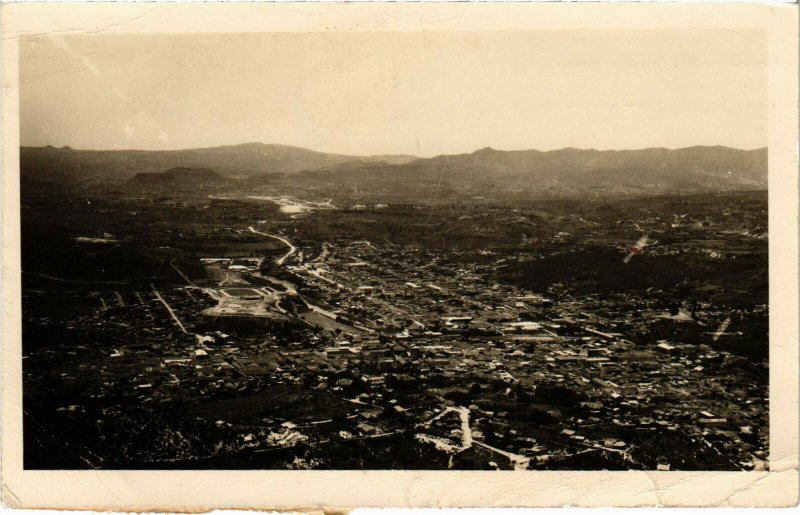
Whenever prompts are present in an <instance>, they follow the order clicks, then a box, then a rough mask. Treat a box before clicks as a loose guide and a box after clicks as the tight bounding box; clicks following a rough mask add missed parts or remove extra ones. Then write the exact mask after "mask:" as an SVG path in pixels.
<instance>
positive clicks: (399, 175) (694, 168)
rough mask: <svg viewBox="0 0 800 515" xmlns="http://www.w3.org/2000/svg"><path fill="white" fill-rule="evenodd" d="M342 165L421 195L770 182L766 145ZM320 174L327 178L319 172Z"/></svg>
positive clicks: (476, 155) (359, 183) (379, 183)
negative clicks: (451, 191)
mask: <svg viewBox="0 0 800 515" xmlns="http://www.w3.org/2000/svg"><path fill="white" fill-rule="evenodd" d="M338 172H339V173H337V175H336V181H337V182H338V183H339V185H340V186H341V187H348V186H350V187H353V188H358V189H359V190H360V191H365V190H367V189H372V190H378V189H381V190H386V191H389V190H393V189H396V188H408V187H409V185H412V184H413V185H414V189H415V190H416V193H417V194H423V193H425V192H430V191H437V192H440V193H441V192H442V191H443V190H449V189H455V190H459V191H462V192H474V193H479V192H481V191H483V192H486V191H491V190H494V189H501V190H505V191H515V190H517V191H518V190H523V191H524V190H528V191H529V190H535V191H541V192H551V193H574V192H581V191H588V190H594V191H598V192H613V193H646V192H654V193H657V192H666V191H695V192H696V191H732V190H754V189H765V188H766V187H767V150H766V149H758V150H752V151H746V150H737V149H732V148H727V147H691V148H683V149H677V150H670V149H665V148H651V149H643V150H622V151H599V150H581V149H572V148H567V149H562V150H555V151H551V152H540V151H537V150H523V151H511V152H506V151H499V150H494V149H491V148H485V149H481V150H478V151H476V152H473V153H471V154H459V155H447V156H437V157H434V158H431V159H419V160H416V161H413V162H410V163H405V164H401V165H384V166H378V165H375V164H370V163H366V164H364V166H361V167H360V168H351V169H349V170H338ZM317 179H319V180H322V181H324V180H325V179H326V178H324V177H321V176H319V174H317ZM401 183H402V184H401Z"/></svg>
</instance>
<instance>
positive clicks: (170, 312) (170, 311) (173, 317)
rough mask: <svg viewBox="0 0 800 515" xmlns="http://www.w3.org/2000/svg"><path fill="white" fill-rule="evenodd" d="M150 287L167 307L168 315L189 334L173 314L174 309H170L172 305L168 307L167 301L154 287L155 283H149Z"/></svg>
mask: <svg viewBox="0 0 800 515" xmlns="http://www.w3.org/2000/svg"><path fill="white" fill-rule="evenodd" d="M150 287H151V288H153V293H154V294H155V296H156V298H157V299H158V300H160V301H161V303H162V304H164V307H165V308H167V311H169V314H170V316H171V317H172V319H173V320H175V323H176V324H178V327H180V328H181V331H183V332H184V333H186V334H189V331H187V330H186V328H185V327H184V326H183V323H182V322H181V321H180V319H179V318H178V316H177V315H176V314H175V312H174V311H172V307H170V305H169V304H167V301H166V300H164V297H162V296H161V294H160V293H159V292H158V290H157V289H156V285H155V284H151V285H150Z"/></svg>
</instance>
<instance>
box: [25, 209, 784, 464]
mask: <svg viewBox="0 0 800 515" xmlns="http://www.w3.org/2000/svg"><path fill="white" fill-rule="evenodd" d="M733 197H734V198H733V199H731V198H728V197H724V196H723V197H721V198H720V199H719V202H721V203H722V204H725V206H726V207H724V209H718V206H717V207H715V206H708V205H707V204H708V200H707V199H704V200H703V201H702V204H703V205H702V206H701V201H700V200H699V199H692V198H688V197H687V198H682V197H679V198H677V199H666V200H663V199H662V201H661V202H660V203H659V205H660V206H661V207H660V209H661V210H662V211H664V212H663V213H661V212H651V213H649V214H648V213H647V212H646V211H647V210H648V209H649V208H647V207H644V206H647V205H648V202H647V201H646V200H644V201H643V202H642V203H641V204H637V207H636V210H634V211H635V216H634V215H630V213H628V214H626V215H624V216H618V215H619V214H620V213H616V212H611V213H609V212H608V210H605V211H604V212H605V214H604V215H600V214H598V213H599V212H601V211H603V210H598V211H595V212H591V211H590V208H588V207H587V212H586V213H585V214H580V215H575V216H563V215H559V214H557V213H552V214H551V216H550V215H549V218H547V223H544V222H543V221H542V220H543V219H542V218H540V219H538V220H539V222H538V223H532V222H531V221H530V220H531V219H533V216H532V215H531V216H528V215H527V214H526V213H527V211H526V207H525V205H521V206H503V207H497V206H494V205H490V206H486V205H482V204H480V203H476V204H473V205H470V206H466V207H465V206H462V207H453V206H452V205H423V206H420V205H413V204H411V205H393V204H387V203H383V202H380V201H376V202H366V203H365V202H359V203H351V204H350V205H347V206H342V205H341V202H340V201H339V200H336V201H334V202H331V201H329V200H328V201H326V200H325V199H316V200H313V201H300V200H298V199H296V198H293V197H290V196H283V197H280V198H271V197H253V198H206V199H202V198H200V199H197V198H194V199H189V200H187V199H180V200H170V199H165V200H160V201H158V200H157V201H154V202H155V204H154V206H153V209H154V210H165V212H169V216H161V217H160V216H158V215H157V214H154V215H152V216H153V219H152V220H150V219H147V220H140V221H138V222H130V221H128V222H123V221H122V218H123V217H120V216H119V214H122V213H128V216H130V213H131V212H132V211H131V210H133V209H136V208H135V206H136V205H137V204H136V202H139V203H140V202H141V201H140V200H137V199H134V200H127V199H126V198H124V197H123V198H112V199H107V200H105V201H104V202H105V203H104V204H103V206H104V207H102V208H100V207H97V204H99V203H100V202H99V201H95V205H94V206H92V207H91V208H89V207H85V206H83V207H82V206H80V205H78V204H72V206H73V207H72V208H70V209H72V211H71V212H73V213H75V214H74V216H75V217H76V220H77V219H79V218H81V217H90V218H91V217H92V216H95V215H94V214H92V215H89V214H87V213H96V212H100V213H103V214H102V218H103V219H102V220H97V219H94V218H92V220H93V221H94V222H95V223H96V225H97V228H96V230H95V231H94V232H87V231H85V230H84V234H82V235H81V236H75V237H74V238H73V240H72V243H70V245H72V246H73V247H77V248H79V249H80V251H81V252H85V253H87V255H89V254H90V255H92V256H93V257H94V256H103V255H106V256H109V257H108V258H109V259H111V257H110V256H113V252H116V251H117V250H114V249H115V248H116V247H119V246H120V245H123V247H124V245H126V244H130V242H131V241H132V240H136V243H137V244H138V245H140V246H141V245H145V246H146V247H147V248H148V249H150V252H151V253H152V254H154V255H157V256H159V257H158V259H157V262H158V265H157V269H154V271H150V272H152V273H150V272H148V273H143V274H142V277H139V278H137V279H136V280H120V279H119V278H115V277H100V278H99V279H100V280H98V278H96V277H94V278H91V280H86V279H80V280H79V279H63V278H61V277H60V276H58V275H57V274H55V273H53V274H45V273H44V272H33V271H32V270H28V271H30V272H32V273H29V274H28V275H26V276H25V278H26V281H27V284H26V286H25V292H24V298H23V309H24V320H23V331H24V332H23V337H24V338H25V344H24V357H23V360H24V376H25V377H24V379H25V383H26V396H25V423H26V424H28V426H26V444H25V445H26V466H30V468H37V467H45V468H47V467H51V466H53V464H57V465H58V466H60V467H62V468H133V469H135V468H313V469H343V468H352V469H359V468H361V469H369V468H403V469H505V470H535V469H546V470H557V469H573V470H575V469H577V470H580V469H586V470H599V469H611V470H616V469H618V470H627V469H640V470H709V469H717V470H763V469H766V468H768V436H769V427H768V410H767V408H768V406H767V404H768V393H767V392H768V389H767V382H766V377H767V375H768V354H767V326H766V320H767V302H766V299H765V298H764V297H765V293H761V290H759V289H758V288H753V287H752V284H749V283H747V281H745V280H743V279H741V277H747V278H748V280H750V281H755V282H756V283H758V284H757V286H760V282H759V281H762V280H763V281H764V282H766V279H765V274H766V270H765V267H766V264H765V263H766V220H765V215H764V213H765V211H764V210H765V206H766V202H765V199H764V200H763V203H762V200H761V198H760V197H756V198H753V194H746V195H745V194H741V195H739V196H738V197H737V196H736V195H733ZM739 197H743V198H739ZM337 202H339V203H338V204H337ZM671 202H672V203H673V204H678V205H679V206H680V207H683V208H684V209H685V213H684V212H678V211H677V209H672V208H673V207H675V206H674V205H672V204H670V203H671ZM139 205H140V204H139ZM51 208H53V207H52V205H51V202H50V201H41V204H36V202H30V203H29V206H28V209H29V211H31V214H30V216H34V214H33V213H34V212H35V213H36V216H38V217H41V213H43V212H46V211H47V210H48V209H51ZM53 209H56V208H53ZM57 209H64V207H63V206H61V205H60V206H57ZM530 209H534V208H529V210H530ZM535 209H536V210H539V211H541V210H546V209H547V208H546V207H545V208H542V207H541V204H537V205H536V207H535ZM552 209H553V210H555V209H556V207H552ZM693 209H694V210H695V212H693V211H692V210H693ZM703 209H707V210H708V213H702V212H701V211H702V210H703ZM209 211H211V212H213V213H211V214H203V213H208V212H209ZM672 211H675V212H674V213H673V212H672ZM453 212H455V213H456V214H457V216H456V217H455V219H456V222H457V223H458V224H460V225H461V226H465V227H473V229H471V230H473V232H475V234H478V233H480V234H483V231H482V229H481V227H482V225H481V224H483V225H487V226H489V227H492V226H494V227H496V228H497V233H496V234H501V233H503V231H508V232H512V231H514V230H515V229H514V227H515V226H514V225H513V224H520V225H519V226H520V227H523V228H525V227H526V228H525V229H524V231H519V234H518V235H515V236H514V238H513V240H508V241H504V242H502V243H499V244H493V243H492V238H494V237H495V236H492V235H489V234H495V233H494V232H492V231H489V232H487V233H485V234H483V236H481V237H482V238H484V240H485V241H481V242H480V244H475V242H474V241H472V240H469V239H466V240H465V241H466V243H462V244H459V241H458V237H457V236H451V235H452V232H450V231H445V230H443V229H442V228H443V227H445V226H446V224H447V223H452V220H453V218H454V215H453ZM531 212H533V211H531ZM180 213H197V214H196V215H188V216H187V215H185V214H180ZM431 213H433V214H431ZM686 213H688V214H686ZM25 214H26V213H25V211H23V216H25ZM162 214H163V213H162ZM592 214H594V218H591V215H592ZM603 216H605V217H606V218H603ZM431 217H433V218H431ZM487 217H488V218H487ZM526 217H527V218H526ZM134 218H135V217H134ZM356 218H357V219H360V220H367V219H369V220H373V221H375V223H376V224H379V227H378V228H374V227H366V226H368V225H369V224H364V225H365V227H366V228H359V226H358V225H357V224H351V223H349V220H351V219H356ZM81 219H82V220H84V221H85V218H81ZM114 219H118V220H117V222H111V221H109V220H114ZM159 219H163V220H169V222H166V221H165V222H158V221H156V220H159ZM206 219H209V220H216V221H217V223H212V224H207V223H205V222H206ZM390 219H392V220H393V219H402V221H403V222H402V224H403V225H404V226H405V227H406V228H407V227H412V229H413V227H414V225H415V224H417V226H418V231H416V232H418V234H415V231H413V230H412V231H410V232H408V233H403V232H402V231H401V230H397V231H395V230H394V229H393V228H392V227H393V226H392V224H393V223H394V222H393V221H391V220H390ZM182 220H183V221H182ZM503 220H514V222H513V224H511V225H510V222H505V221H503ZM115 224H116V225H115ZM325 224H330V225H329V226H328V227H339V226H342V227H345V226H346V227H347V228H348V231H350V232H351V234H349V235H347V234H341V233H340V232H339V230H337V229H327V228H326V227H325ZM336 224H339V225H336ZM342 224H344V225H342ZM168 226H169V228H167V227H168ZM145 227H148V228H149V229H147V230H146V229H144V228H145ZM320 231H322V232H323V234H325V235H327V236H323V237H320V236H319V235H318V232H320ZM381 233H385V234H387V235H388V236H387V237H376V234H381ZM480 234H479V235H478V236H474V238H478V237H479V236H480ZM637 235H638V237H637ZM78 238H83V239H82V240H78ZM445 238H451V241H450V243H449V244H448V242H447V241H446V239H445ZM461 239H462V240H464V238H461ZM37 241H38V240H37ZM430 241H434V242H436V243H435V245H434V244H431V243H430ZM487 242H488V243H487ZM484 243H486V244H484ZM586 256H588V257H586ZM101 258H102V257H101ZM43 259H44V258H43ZM102 259H106V258H102ZM580 259H588V261H587V263H590V264H580V263H583V261H581V262H580V263H578V261H579V260H580ZM591 263H598V265H597V266H599V267H603V270H605V272H602V271H600V272H598V270H597V269H593V268H592V266H593V265H592V264H591ZM685 263H692V267H689V268H687V269H686V270H683V269H681V268H680V266H682V265H683V264H685ZM698 263H699V264H698ZM762 264H763V265H762ZM723 266H724V267H729V268H730V270H729V271H727V272H725V274H728V275H725V274H720V275H719V277H720V281H721V283H725V284H722V285H720V284H721V283H720V284H712V283H713V281H712V283H709V282H708V281H707V276H709V275H712V273H709V270H716V269H715V268H713V267H723ZM762 266H763V268H764V270H763V274H761V273H760V272H762V270H761V269H760V268H759V267H762ZM553 267H555V268H557V269H558V270H559V272H551V271H548V270H550V269H551V268H553ZM731 267H732V268H731ZM737 267H739V268H737ZM42 270H44V268H42ZM726 270H727V269H726ZM675 273H677V274H678V276H674V275H671V274H675ZM559 274H561V275H559ZM659 274H660V275H659ZM737 274H738V275H737ZM753 274H755V276H754V275H753ZM730 277H739V278H740V279H739V280H730ZM545 279H547V280H546V281H545ZM620 281H621V282H623V283H625V285H623V286H618V285H617V283H618V282H620ZM726 281H729V282H726ZM737 288H743V289H745V291H750V292H753V293H752V294H751V295H743V294H742V293H741V292H740V291H738V290H737ZM765 290H766V286H764V288H763V291H764V292H765ZM27 427H30V428H31V431H30V432H27ZM53 440H58V441H61V442H64V443H63V445H61V446H60V447H59V448H58V449H57V450H56V451H53V449H50V451H49V452H44V451H43V450H41V451H40V449H46V448H48V445H52V441H53Z"/></svg>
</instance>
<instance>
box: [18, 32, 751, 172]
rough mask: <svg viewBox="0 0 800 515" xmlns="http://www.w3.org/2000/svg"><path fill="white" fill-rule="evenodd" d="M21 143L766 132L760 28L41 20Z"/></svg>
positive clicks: (23, 54) (434, 142) (365, 142)
mask: <svg viewBox="0 0 800 515" xmlns="http://www.w3.org/2000/svg"><path fill="white" fill-rule="evenodd" d="M20 60H21V64H20V100H21V106H20V109H21V136H22V144H23V145H47V144H51V145H55V146H63V145H70V146H72V147H74V148H82V149H122V148H141V149H177V148H192V147H206V146H214V145H222V144H236V143H245V142H253V141H260V142H264V143H281V144H287V145H297V146H302V147H307V148H312V149H315V150H322V151H329V152H338V153H350V154H378V153H410V154H416V155H422V156H428V155H435V154H442V153H461V152H471V151H473V150H476V149H478V148H482V147H486V146H491V147H494V148H498V149H504V150H512V149H529V148H536V149H541V150H550V149H556V148H563V147H570V146H571V147H580V148H599V149H632V148H643V147H652V146H663V147H670V148H674V147H683V146H691V145H728V146H732V147H738V148H747V149H750V148H756V147H762V146H766V143H767V134H766V132H767V128H766V127H767V114H766V113H767V78H766V61H767V55H766V39H765V36H764V34H763V33H759V32H734V31H714V32H710V31H702V32H701V31H626V32H621V31H607V32H602V31H601V32H577V31H575V32H546V31H538V32H482V33H475V32H472V33H469V32H432V33H431V32H427V33H423V32H406V33H402V32H396V33H385V32H383V33H381V32H370V33H364V32H360V33H357V32H348V33H344V32H338V33H330V32H329V33H310V34H290V33H279V34H225V35H192V36H188V35H124V36H120V35H93V36H65V37H58V38H36V39H31V40H28V41H25V42H24V43H23V44H22V45H21V49H20Z"/></svg>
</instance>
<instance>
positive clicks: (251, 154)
mask: <svg viewBox="0 0 800 515" xmlns="http://www.w3.org/2000/svg"><path fill="white" fill-rule="evenodd" d="M414 159H416V158H415V157H414V156H404V155H395V156H390V155H380V156H350V155H340V154H328V153H324V152H316V151H314V150H308V149H305V148H300V147H291V146H286V145H267V144H264V143H245V144H242V145H228V146H221V147H211V148H196V149H188V150H154V151H150V150H74V149H71V148H69V147H63V148H54V147H50V146H48V147H21V148H20V168H21V172H22V175H23V176H30V177H36V178H38V179H40V180H46V181H50V182H54V183H60V184H92V183H94V184H98V183H107V182H109V181H123V180H126V179H128V178H130V177H132V176H134V175H136V174H137V173H157V172H162V171H163V170H168V169H171V168H176V167H185V168H210V169H213V170H216V171H217V172H218V173H219V174H221V175H223V176H247V175H256V174H263V173H294V172H298V171H300V170H314V169H318V168H322V167H327V166H333V165H337V164H340V163H346V162H348V161H362V162H365V163H368V162H373V161H381V162H385V163H387V164H399V163H405V162H408V161H411V160H414Z"/></svg>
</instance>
